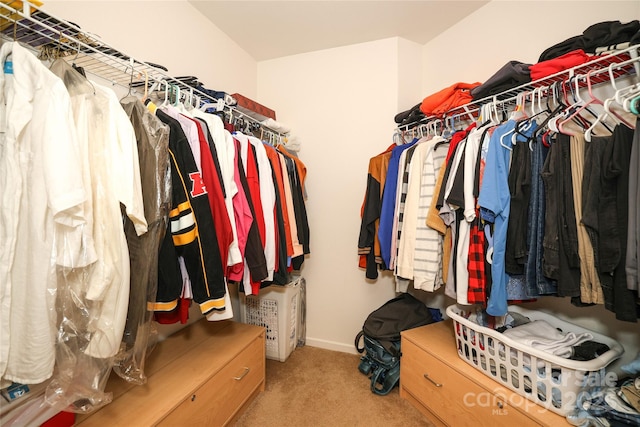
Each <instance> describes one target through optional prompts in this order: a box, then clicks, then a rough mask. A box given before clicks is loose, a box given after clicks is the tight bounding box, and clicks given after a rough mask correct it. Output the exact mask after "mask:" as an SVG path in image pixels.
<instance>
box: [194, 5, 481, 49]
mask: <svg viewBox="0 0 640 427" xmlns="http://www.w3.org/2000/svg"><path fill="white" fill-rule="evenodd" d="M189 3H191V4H192V5H193V6H194V7H195V8H196V9H198V10H199V11H200V12H201V13H202V14H204V16H206V17H207V19H209V20H210V21H211V22H212V23H213V24H214V25H216V26H217V27H218V28H220V30H222V31H223V32H224V33H226V34H227V35H228V36H229V37H230V38H231V39H232V40H234V41H235V42H236V43H238V45H240V47H242V48H243V49H244V50H245V51H247V52H248V53H249V54H250V55H251V56H252V57H253V58H254V59H256V60H257V61H263V60H268V59H273V58H279V57H282V56H288V55H295V54H299V53H304V52H313V51H316V50H322V49H329V48H334V47H339V46H347V45H351V44H356V43H363V42H368V41H373V40H380V39H384V38H388V37H396V36H398V37H403V38H406V39H408V40H412V41H414V42H416V43H420V44H425V43H427V42H428V41H429V40H431V39H432V38H434V37H436V36H437V35H438V34H440V33H441V32H443V31H444V30H446V29H447V28H449V27H450V26H452V25H453V24H455V23H456V22H458V21H460V20H461V19H463V18H464V17H465V16H467V15H469V14H471V13H472V12H474V11H475V10H477V9H479V8H480V7H482V6H483V5H485V4H486V3H488V1H479V0H472V1H458V0H449V1H366V0H360V1H340V0H324V1H314V0H297V1H269V0H263V1H244V0H235V1H218V0H213V1H211V0H210V1H199V0H189Z"/></svg>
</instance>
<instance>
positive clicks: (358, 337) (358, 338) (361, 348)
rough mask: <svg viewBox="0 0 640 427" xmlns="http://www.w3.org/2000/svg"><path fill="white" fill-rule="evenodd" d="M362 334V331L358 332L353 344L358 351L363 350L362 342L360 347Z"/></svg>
mask: <svg viewBox="0 0 640 427" xmlns="http://www.w3.org/2000/svg"><path fill="white" fill-rule="evenodd" d="M363 336H364V332H363V331H360V332H358V335H356V341H355V343H354V344H355V346H356V350H357V351H358V353H362V352H364V342H363V344H362V347H360V340H361V339H362V337H363Z"/></svg>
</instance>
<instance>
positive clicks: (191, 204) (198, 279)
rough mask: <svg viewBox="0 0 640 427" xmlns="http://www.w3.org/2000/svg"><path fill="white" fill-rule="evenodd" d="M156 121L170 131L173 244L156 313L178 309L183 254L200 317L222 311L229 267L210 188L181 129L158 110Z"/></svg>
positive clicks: (163, 255) (164, 258)
mask: <svg viewBox="0 0 640 427" xmlns="http://www.w3.org/2000/svg"><path fill="white" fill-rule="evenodd" d="M156 116H157V117H158V118H159V119H160V120H161V121H162V122H163V123H165V124H167V125H168V126H169V127H170V136H169V156H170V158H171V184H172V209H171V210H170V211H169V225H168V228H167V234H168V235H169V234H170V236H171V242H168V241H167V240H166V239H165V242H164V243H163V245H162V247H161V249H160V255H159V277H158V295H157V297H156V303H155V304H153V309H154V310H156V311H171V310H174V309H175V308H176V307H177V305H178V299H179V297H180V295H181V292H182V280H176V278H179V277H181V275H180V272H179V270H178V271H177V272H176V271H175V268H176V266H177V263H176V255H181V256H182V257H183V258H184V261H185V266H186V269H187V272H188V274H189V279H190V281H191V287H192V292H193V300H194V301H195V302H197V303H198V304H199V305H200V310H201V311H202V313H203V314H207V313H209V312H211V311H212V310H224V308H225V302H224V296H225V281H224V268H223V266H225V265H226V262H225V263H223V262H222V259H221V257H220V250H219V248H218V239H217V236H216V231H215V228H214V224H213V219H212V216H211V210H210V207H209V198H208V195H207V188H206V186H205V185H204V182H203V180H202V174H201V173H200V172H199V171H198V167H197V165H196V162H195V160H194V158H193V154H192V153H191V149H190V147H189V143H188V141H187V138H186V136H185V134H184V132H183V131H182V129H181V127H180V124H179V123H178V122H177V121H176V120H175V119H172V118H171V117H169V116H168V115H167V114H165V113H164V112H162V111H160V110H157V111H156ZM170 243H173V245H171V244H170ZM171 246H173V248H172V247H171ZM165 269H166V270H169V271H168V273H169V274H168V275H163V274H162V273H163V270H165Z"/></svg>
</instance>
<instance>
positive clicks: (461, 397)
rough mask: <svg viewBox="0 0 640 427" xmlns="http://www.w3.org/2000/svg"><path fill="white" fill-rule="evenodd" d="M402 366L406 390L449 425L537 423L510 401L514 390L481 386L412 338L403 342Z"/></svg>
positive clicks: (402, 381) (523, 424) (472, 426)
mask: <svg viewBox="0 0 640 427" xmlns="http://www.w3.org/2000/svg"><path fill="white" fill-rule="evenodd" d="M400 369H401V380H400V385H401V387H403V389H404V392H406V393H409V394H411V395H412V397H413V398H414V399H416V400H417V401H418V402H420V403H421V404H422V405H424V406H425V407H426V408H428V409H429V411H431V412H432V413H433V414H435V415H436V416H438V418H440V420H441V421H443V422H444V423H445V424H447V425H451V426H456V427H458V426H470V427H477V426H496V425H505V426H506V425H508V426H514V425H517V426H530V425H537V423H535V422H534V421H533V420H532V419H531V418H529V417H527V416H526V415H524V414H522V413H521V412H520V411H518V410H517V409H515V408H513V407H511V406H510V405H509V404H508V403H507V400H508V399H509V398H510V397H511V396H513V393H511V392H510V391H508V390H506V389H502V388H501V387H500V386H499V385H498V384H496V387H495V388H492V389H486V388H483V387H481V386H479V385H478V384H476V383H475V382H474V381H471V380H470V379H468V378H467V377H465V376H463V375H461V374H460V373H459V372H457V371H455V370H454V369H452V368H451V367H450V366H448V365H447V364H445V363H443V362H442V361H440V360H439V359H437V358H436V357H434V356H432V355H431V354H429V353H428V352H426V351H424V350H423V349H421V348H419V347H418V346H417V345H415V344H414V343H412V342H411V341H408V340H403V341H402V360H401V363H400ZM516 397H519V396H516Z"/></svg>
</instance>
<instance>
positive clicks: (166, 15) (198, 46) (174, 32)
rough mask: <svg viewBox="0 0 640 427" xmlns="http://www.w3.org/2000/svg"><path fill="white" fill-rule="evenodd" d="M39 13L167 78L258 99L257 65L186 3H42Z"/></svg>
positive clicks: (48, 0) (54, 0)
mask: <svg viewBox="0 0 640 427" xmlns="http://www.w3.org/2000/svg"><path fill="white" fill-rule="evenodd" d="M43 9H44V10H45V11H47V12H49V13H51V14H52V15H54V16H57V17H59V18H62V19H65V20H68V21H71V22H73V23H75V24H77V25H79V26H80V28H81V29H86V31H88V32H90V33H93V34H96V35H98V36H99V37H100V38H101V39H102V40H104V41H105V42H106V43H108V44H109V45H111V46H112V47H114V48H116V49H119V50H121V51H123V52H124V53H126V54H128V55H131V56H132V57H133V58H135V59H139V60H141V61H146V62H153V63H156V64H160V65H163V66H165V67H167V68H168V69H169V75H171V76H174V77H175V76H196V77H198V78H199V79H200V81H201V82H202V83H204V85H205V87H206V88H208V89H214V90H220V91H225V92H227V93H241V94H243V95H245V96H248V97H249V98H254V97H255V96H256V92H257V86H256V84H257V63H256V61H255V60H254V59H253V58H252V57H251V56H250V55H249V54H248V53H247V52H245V51H244V50H243V49H241V48H240V46H238V45H237V44H236V43H235V42H234V41H233V40H231V39H230V38H229V37H228V36H227V35H226V34H224V33H223V32H222V31H221V30H220V29H219V28H218V27H216V26H215V25H213V24H212V23H211V22H210V21H209V20H207V19H206V18H205V17H204V16H203V15H202V14H201V13H200V12H199V11H198V10H196V9H195V8H194V7H193V6H192V5H191V4H190V3H188V2H187V1H186V0H171V1H67V0H46V1H45V2H44V6H43Z"/></svg>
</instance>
